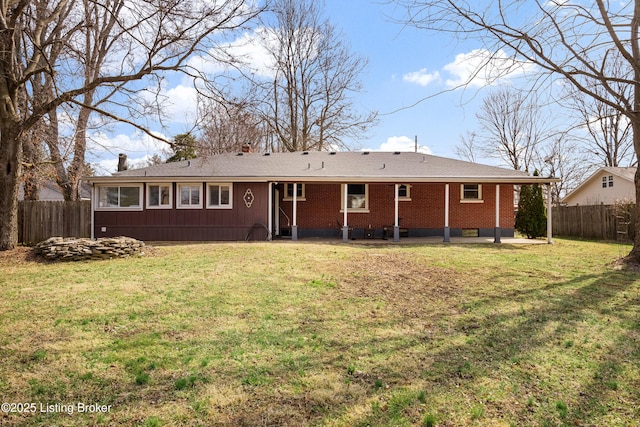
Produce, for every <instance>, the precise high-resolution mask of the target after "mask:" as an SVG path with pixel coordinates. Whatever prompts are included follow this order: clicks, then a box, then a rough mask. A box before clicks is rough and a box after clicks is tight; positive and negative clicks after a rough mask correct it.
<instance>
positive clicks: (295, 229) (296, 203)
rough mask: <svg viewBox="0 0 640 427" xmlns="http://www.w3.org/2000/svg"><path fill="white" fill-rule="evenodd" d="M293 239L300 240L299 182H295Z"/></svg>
mask: <svg viewBox="0 0 640 427" xmlns="http://www.w3.org/2000/svg"><path fill="white" fill-rule="evenodd" d="M291 240H298V183H297V182H294V183H293V224H292V225H291Z"/></svg>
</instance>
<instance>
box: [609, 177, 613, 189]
mask: <svg viewBox="0 0 640 427" xmlns="http://www.w3.org/2000/svg"><path fill="white" fill-rule="evenodd" d="M609 187H613V175H609Z"/></svg>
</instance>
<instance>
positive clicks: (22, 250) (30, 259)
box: [0, 246, 42, 265]
mask: <svg viewBox="0 0 640 427" xmlns="http://www.w3.org/2000/svg"><path fill="white" fill-rule="evenodd" d="M34 262H42V259H41V258H39V257H37V256H35V254H34V253H33V251H32V250H31V248H28V247H26V246H18V247H17V248H15V249H12V250H10V251H0V264H2V265H24V264H29V263H34Z"/></svg>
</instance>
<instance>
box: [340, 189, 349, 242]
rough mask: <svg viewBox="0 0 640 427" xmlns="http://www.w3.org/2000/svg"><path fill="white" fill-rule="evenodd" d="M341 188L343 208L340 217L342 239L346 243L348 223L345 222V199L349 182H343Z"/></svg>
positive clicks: (347, 196) (347, 239)
mask: <svg viewBox="0 0 640 427" xmlns="http://www.w3.org/2000/svg"><path fill="white" fill-rule="evenodd" d="M342 190H343V193H344V195H343V200H342V206H343V208H344V209H343V212H344V213H343V217H342V241H343V242H345V243H346V242H348V241H349V224H348V223H347V201H348V200H349V194H348V193H349V184H343V185H342Z"/></svg>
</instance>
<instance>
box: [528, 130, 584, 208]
mask: <svg viewBox="0 0 640 427" xmlns="http://www.w3.org/2000/svg"><path fill="white" fill-rule="evenodd" d="M581 153H582V150H581V149H580V144H579V142H578V141H576V140H575V139H574V138H572V136H571V135H570V134H569V133H567V132H562V133H559V134H557V135H554V136H552V137H551V142H550V143H549V144H546V145H545V147H544V148H543V149H542V152H541V157H542V159H543V164H542V165H541V168H540V172H541V174H542V175H544V176H553V177H556V178H560V182H554V183H553V184H552V188H551V198H552V203H553V204H554V205H558V204H559V203H560V199H561V198H562V197H564V195H566V194H567V193H568V192H569V191H571V190H573V189H574V188H576V187H577V186H578V184H579V183H580V182H581V181H582V180H583V179H584V177H585V175H586V174H587V173H588V171H589V169H590V167H589V166H590V165H589V161H588V160H587V159H588V158H587V156H585V155H584V154H581Z"/></svg>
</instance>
